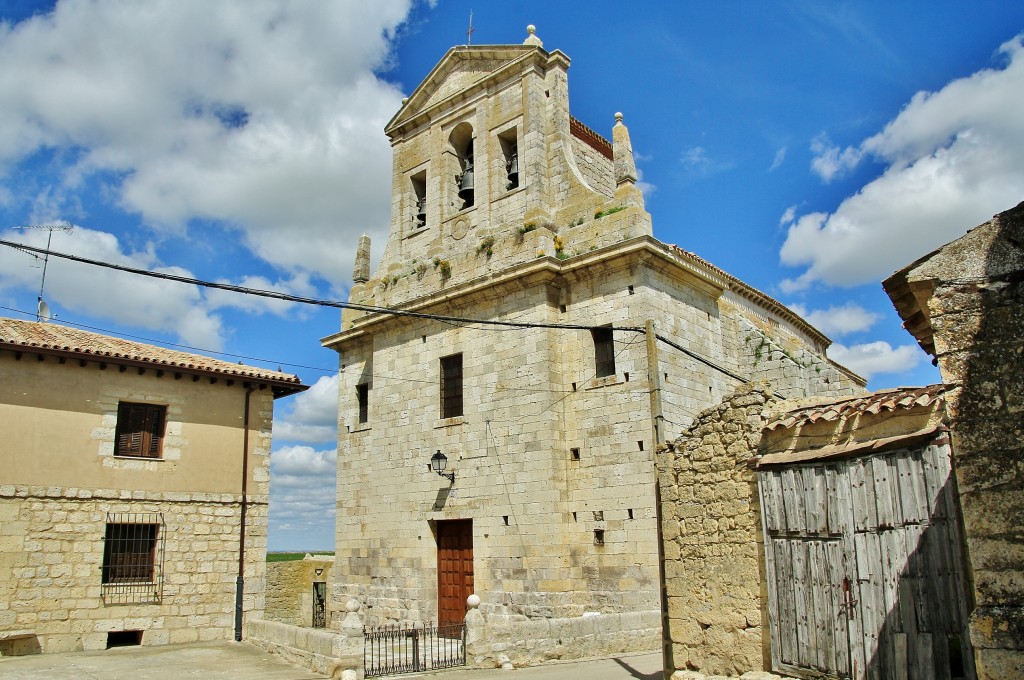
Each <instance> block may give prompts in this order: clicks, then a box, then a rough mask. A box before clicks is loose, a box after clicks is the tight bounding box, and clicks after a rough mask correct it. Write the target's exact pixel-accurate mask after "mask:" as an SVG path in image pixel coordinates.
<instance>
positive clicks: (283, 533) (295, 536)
mask: <svg viewBox="0 0 1024 680" xmlns="http://www.w3.org/2000/svg"><path fill="white" fill-rule="evenodd" d="M336 461H337V454H336V451H335V449H325V450H319V451H318V450H316V449H313V448H312V447H309V446H285V447H282V448H280V449H277V450H275V451H273V452H272V453H271V454H270V529H269V532H270V539H269V542H270V545H271V547H272V548H273V549H275V550H282V549H297V550H310V549H324V548H330V547H331V546H333V544H334V518H335V497H336V492H335V480H336V479H337V472H336ZM310 543H316V545H311V544H310Z"/></svg>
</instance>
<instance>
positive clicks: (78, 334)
mask: <svg viewBox="0 0 1024 680" xmlns="http://www.w3.org/2000/svg"><path fill="white" fill-rule="evenodd" d="M0 344H3V345H8V346H14V347H23V348H25V349H26V350H49V351H60V352H69V353H72V354H77V355H81V356H82V357H83V358H93V359H94V360H96V359H105V360H107V361H110V362H111V363H117V361H118V360H125V361H129V360H130V361H135V362H142V363H147V364H153V365H154V367H165V368H171V369H173V368H182V369H189V370H194V371H201V372H204V373H211V374H221V375H227V376H235V377H238V378H250V379H253V380H260V381H267V382H273V383H289V384H291V385H294V386H295V387H296V388H298V389H297V390H295V389H293V390H292V391H299V390H301V389H305V386H304V385H302V383H301V382H300V380H299V378H298V376H295V375H288V374H286V373H282V372H280V371H271V370H267V369H264V368H258V367H255V366H248V365H246V364H241V363H238V364H235V363H231V362H229V361H221V360H220V359H211V358H210V357H206V356H202V355H199V354H191V353H189V352H181V351H178V350H173V349H167V348H164V347H156V346H154V345H146V344H143V343H141V342H133V341H131V340H124V339H122V338H115V337H111V336H109V335H100V334H99V333H91V332H89V331H83V330H80V329H77V328H71V327H68V326H62V325H60V324H58V323H52V322H51V323H41V322H37V321H21V320H18V319H8V318H5V317H0Z"/></svg>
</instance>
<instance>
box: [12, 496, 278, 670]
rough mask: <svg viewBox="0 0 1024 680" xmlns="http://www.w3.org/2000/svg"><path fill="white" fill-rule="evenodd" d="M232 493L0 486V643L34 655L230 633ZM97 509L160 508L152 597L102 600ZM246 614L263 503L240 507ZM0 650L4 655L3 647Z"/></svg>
mask: <svg viewBox="0 0 1024 680" xmlns="http://www.w3.org/2000/svg"><path fill="white" fill-rule="evenodd" d="M239 500H240V499H239V497H238V496H237V495H231V494H200V493H177V492H166V493H146V492H141V491H135V492H132V491H117V490H104V489H98V490H87V489H69V488H60V487H51V488H43V487H27V486H14V485H9V486H0V639H2V638H8V639H17V640H22V641H28V642H26V643H24V644H22V643H19V645H17V646H18V647H19V648H24V647H25V645H26V644H27V645H29V647H31V646H32V641H33V640H34V641H35V650H36V651H39V652H43V653H49V652H63V651H77V650H83V649H103V648H105V647H106V644H107V634H108V633H109V632H117V631H130V630H132V631H133V630H139V631H143V633H142V639H141V644H144V645H160V644H173V643H184V642H196V641H207V640H225V639H229V638H231V637H232V636H233V634H234V607H235V588H236V585H235V579H236V577H237V574H238V538H239ZM107 513H161V514H162V515H163V521H164V526H163V528H162V529H160V531H161V532H162V533H163V537H162V541H161V543H162V545H163V569H162V571H163V587H162V597H161V598H159V601H158V602H145V603H136V604H114V603H112V602H106V601H105V600H104V590H103V585H102V574H101V566H102V564H103V555H104V536H105V525H106V518H107ZM246 516H247V522H248V526H247V528H246V556H245V557H246V560H245V595H244V598H243V608H244V614H245V616H246V617H249V616H254V615H255V616H259V615H260V614H262V611H263V588H264V575H265V566H266V562H265V553H266V539H267V534H266V527H267V502H266V497H261V498H260V499H259V500H257V501H255V502H254V501H250V503H249V506H248V509H247V515H246ZM9 647H11V649H8V650H7V652H6V653H14V651H17V650H14V649H13V646H11V645H9Z"/></svg>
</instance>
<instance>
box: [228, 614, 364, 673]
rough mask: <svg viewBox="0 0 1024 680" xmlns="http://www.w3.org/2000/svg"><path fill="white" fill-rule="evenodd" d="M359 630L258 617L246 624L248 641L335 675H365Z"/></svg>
mask: <svg viewBox="0 0 1024 680" xmlns="http://www.w3.org/2000/svg"><path fill="white" fill-rule="evenodd" d="M354 632H356V631H349V630H343V631H336V630H324V629H321V628H303V627H301V626H293V625H290V624H287V623H280V622H278V621H266V620H255V621H250V622H249V623H248V625H247V626H246V638H245V641H246V642H248V643H249V644H251V645H255V646H257V647H260V648H261V649H265V650H267V651H268V652H272V653H274V654H277V655H279V656H281V657H282V658H284V659H286V660H287V661H288V662H289V663H292V664H295V665H297V666H303V667H305V668H308V669H310V670H312V671H313V672H314V673H321V674H323V675H326V676H328V677H331V678H341V679H343V680H357V679H358V678H362V677H363V629H362V626H360V627H359V628H358V634H355V635H353V634H352V633H354Z"/></svg>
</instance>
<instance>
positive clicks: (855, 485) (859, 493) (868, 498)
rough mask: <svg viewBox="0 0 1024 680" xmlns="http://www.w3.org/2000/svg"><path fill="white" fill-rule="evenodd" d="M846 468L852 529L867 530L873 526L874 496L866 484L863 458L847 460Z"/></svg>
mask: <svg viewBox="0 0 1024 680" xmlns="http://www.w3.org/2000/svg"><path fill="white" fill-rule="evenodd" d="M846 470H847V474H848V475H849V477H850V496H851V498H852V501H853V530H854V531H867V528H868V527H869V526H875V522H874V520H873V519H872V512H873V510H874V497H873V496H872V495H871V492H870V489H869V487H868V484H867V474H866V470H865V462H864V459H860V458H855V459H853V460H851V461H849V463H848V466H847V468H846Z"/></svg>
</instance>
